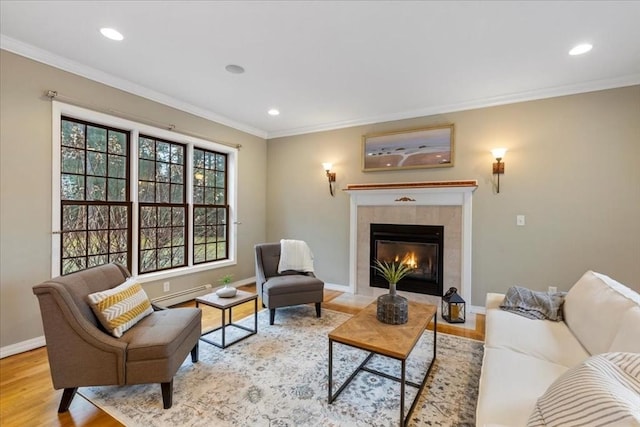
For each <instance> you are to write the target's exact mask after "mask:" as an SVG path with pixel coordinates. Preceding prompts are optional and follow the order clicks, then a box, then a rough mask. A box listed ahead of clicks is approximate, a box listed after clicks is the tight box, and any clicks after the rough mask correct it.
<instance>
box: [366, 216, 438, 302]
mask: <svg viewBox="0 0 640 427" xmlns="http://www.w3.org/2000/svg"><path fill="white" fill-rule="evenodd" d="M369 241H370V244H371V251H370V254H371V258H370V263H369V270H370V280H369V284H370V286H373V287H377V288H388V287H389V284H388V283H387V281H386V280H385V279H384V278H383V277H382V275H380V273H379V272H378V271H377V270H376V269H374V268H373V266H374V265H375V262H376V260H379V261H381V262H387V263H392V262H394V263H402V264H405V265H408V266H409V267H411V268H413V271H412V272H411V273H410V274H408V275H407V276H405V277H404V278H403V279H402V280H400V282H398V283H397V289H398V290H400V291H407V292H416V293H421V294H427V295H436V296H442V291H443V277H444V271H443V258H444V257H443V253H444V252H443V249H444V248H443V242H444V227H443V226H441V225H403V224H370V240H369Z"/></svg>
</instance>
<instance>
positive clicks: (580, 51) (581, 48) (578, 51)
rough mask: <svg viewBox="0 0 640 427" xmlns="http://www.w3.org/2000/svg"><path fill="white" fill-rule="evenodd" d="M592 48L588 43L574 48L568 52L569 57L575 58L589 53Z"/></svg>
mask: <svg viewBox="0 0 640 427" xmlns="http://www.w3.org/2000/svg"><path fill="white" fill-rule="evenodd" d="M592 48H593V46H592V45H590V44H589V43H582V44H579V45H577V46H574V47H573V49H571V50H570V51H569V55H571V56H576V55H582V54H583V53H587V52H589V51H590V50H591V49H592Z"/></svg>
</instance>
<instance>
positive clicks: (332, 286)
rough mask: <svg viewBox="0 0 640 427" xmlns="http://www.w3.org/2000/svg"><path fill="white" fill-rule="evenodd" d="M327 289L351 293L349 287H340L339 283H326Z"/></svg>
mask: <svg viewBox="0 0 640 427" xmlns="http://www.w3.org/2000/svg"><path fill="white" fill-rule="evenodd" d="M324 288H325V289H330V290H332V291H340V292H347V293H348V292H349V286H345V285H338V284H337V283H326V282H325V284H324Z"/></svg>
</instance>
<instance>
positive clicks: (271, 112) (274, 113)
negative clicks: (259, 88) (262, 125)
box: [267, 108, 280, 116]
mask: <svg viewBox="0 0 640 427" xmlns="http://www.w3.org/2000/svg"><path fill="white" fill-rule="evenodd" d="M267 113H269V115H270V116H277V115H278V114H280V111H278V110H277V109H275V108H272V109H270V110H269V111H267Z"/></svg>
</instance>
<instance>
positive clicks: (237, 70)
mask: <svg viewBox="0 0 640 427" xmlns="http://www.w3.org/2000/svg"><path fill="white" fill-rule="evenodd" d="M224 69H225V70H227V71H228V72H230V73H231V74H242V73H244V68H242V67H241V66H239V65H236V64H229V65H227V66H226V67H224Z"/></svg>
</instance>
